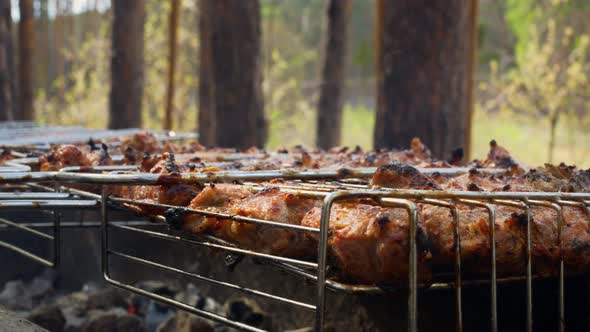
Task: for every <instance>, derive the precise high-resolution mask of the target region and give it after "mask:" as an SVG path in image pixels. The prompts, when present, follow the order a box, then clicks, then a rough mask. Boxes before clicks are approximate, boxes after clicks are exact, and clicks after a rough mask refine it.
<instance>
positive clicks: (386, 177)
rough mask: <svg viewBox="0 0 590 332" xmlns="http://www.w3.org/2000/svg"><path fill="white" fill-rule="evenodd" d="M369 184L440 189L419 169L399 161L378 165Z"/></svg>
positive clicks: (400, 187) (399, 187)
mask: <svg viewBox="0 0 590 332" xmlns="http://www.w3.org/2000/svg"><path fill="white" fill-rule="evenodd" d="M371 185H373V186H381V187H388V188H398V189H402V188H413V189H426V190H439V189H441V188H440V186H439V185H438V184H437V183H436V181H434V179H432V178H431V177H429V176H427V175H425V174H422V173H420V171H418V170H417V169H416V168H414V167H412V166H410V165H408V164H403V163H400V162H393V163H391V164H389V165H385V166H381V167H379V168H378V169H377V171H376V172H375V174H374V175H373V178H372V179H371Z"/></svg>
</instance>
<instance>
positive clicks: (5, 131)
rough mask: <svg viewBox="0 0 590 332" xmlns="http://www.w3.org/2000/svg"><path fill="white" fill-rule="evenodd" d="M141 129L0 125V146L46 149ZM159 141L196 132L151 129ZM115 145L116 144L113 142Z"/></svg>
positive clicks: (108, 137)
mask: <svg viewBox="0 0 590 332" xmlns="http://www.w3.org/2000/svg"><path fill="white" fill-rule="evenodd" d="M141 131H142V130H141V129H135V128H131V129H115V130H89V129H88V128H83V127H44V126H43V127H39V126H33V127H12V128H10V127H8V128H2V127H0V146H2V147H9V148H21V147H28V148H34V149H41V150H43V149H47V148H49V144H67V143H80V142H85V141H87V140H88V138H90V137H92V138H93V139H97V140H102V139H110V138H116V137H121V136H129V135H133V134H136V133H139V132H141ZM152 133H154V134H155V136H156V138H157V139H158V140H159V141H173V140H185V139H196V138H198V137H199V135H198V134H197V133H176V132H173V131H152ZM115 145H116V144H115Z"/></svg>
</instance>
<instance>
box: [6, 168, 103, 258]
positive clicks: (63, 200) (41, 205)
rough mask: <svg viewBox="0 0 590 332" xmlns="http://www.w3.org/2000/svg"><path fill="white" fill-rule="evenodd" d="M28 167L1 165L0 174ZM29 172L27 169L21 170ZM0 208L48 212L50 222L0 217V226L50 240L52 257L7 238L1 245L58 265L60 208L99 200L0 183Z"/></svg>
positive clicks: (91, 204)
mask: <svg viewBox="0 0 590 332" xmlns="http://www.w3.org/2000/svg"><path fill="white" fill-rule="evenodd" d="M26 168H27V167H0V177H1V176H4V175H6V174H8V173H14V172H23V169H24V170H25V171H27V169H26ZM19 174H25V176H26V174H27V173H19ZM0 188H1V189H2V190H3V191H2V192H0V209H1V210H3V211H7V210H16V211H19V212H25V213H26V214H23V215H26V216H27V217H29V216H30V213H42V214H44V215H48V218H49V220H51V221H50V222H42V223H39V222H23V221H22V220H21V221H15V220H10V219H7V218H0V230H5V229H16V230H18V231H21V232H24V233H27V234H28V235H30V236H32V237H33V238H35V239H37V240H39V241H49V242H50V243H51V248H52V254H51V255H50V257H41V256H39V255H37V254H35V253H33V252H31V251H30V250H27V249H26V248H22V247H19V246H17V245H15V244H12V243H10V242H8V241H3V240H0V247H3V248H5V249H8V250H11V251H14V252H16V253H18V254H20V255H23V256H25V257H27V258H30V259H32V260H33V261H35V262H37V263H40V264H42V265H45V266H47V267H52V268H55V267H57V266H58V265H59V261H60V247H61V244H60V233H61V227H62V225H61V220H60V219H61V211H62V210H64V209H84V208H95V207H97V206H98V203H97V201H96V200H84V199H80V198H79V197H76V196H74V195H71V194H69V193H60V192H55V191H54V192H48V191H46V190H43V187H34V186H29V185H26V184H25V185H23V186H20V187H7V186H2V187H0ZM38 228H44V229H47V228H51V229H52V232H51V234H47V233H45V232H42V231H39V230H37V229H38Z"/></svg>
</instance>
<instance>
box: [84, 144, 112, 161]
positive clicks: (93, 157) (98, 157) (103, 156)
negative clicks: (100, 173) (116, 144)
mask: <svg viewBox="0 0 590 332" xmlns="http://www.w3.org/2000/svg"><path fill="white" fill-rule="evenodd" d="M88 161H89V162H90V164H91V165H92V166H110V165H114V164H115V163H114V162H113V159H112V158H111V156H110V155H109V148H108V146H107V145H106V144H104V143H103V144H102V145H101V148H100V149H98V150H93V151H92V152H90V153H89V154H88Z"/></svg>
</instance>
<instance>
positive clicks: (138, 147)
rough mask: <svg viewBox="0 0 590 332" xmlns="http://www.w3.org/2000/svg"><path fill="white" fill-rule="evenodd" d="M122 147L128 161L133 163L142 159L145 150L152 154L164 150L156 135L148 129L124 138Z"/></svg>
mask: <svg viewBox="0 0 590 332" xmlns="http://www.w3.org/2000/svg"><path fill="white" fill-rule="evenodd" d="M120 149H121V154H123V155H124V156H125V160H126V162H127V163H131V164H135V163H136V162H138V161H140V160H142V159H143V156H144V153H145V152H147V153H150V154H153V153H161V152H163V147H162V144H160V142H159V141H158V140H157V139H156V136H154V134H152V133H150V132H146V131H144V132H140V133H137V134H134V135H132V136H128V137H124V138H122V139H121V146H120Z"/></svg>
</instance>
